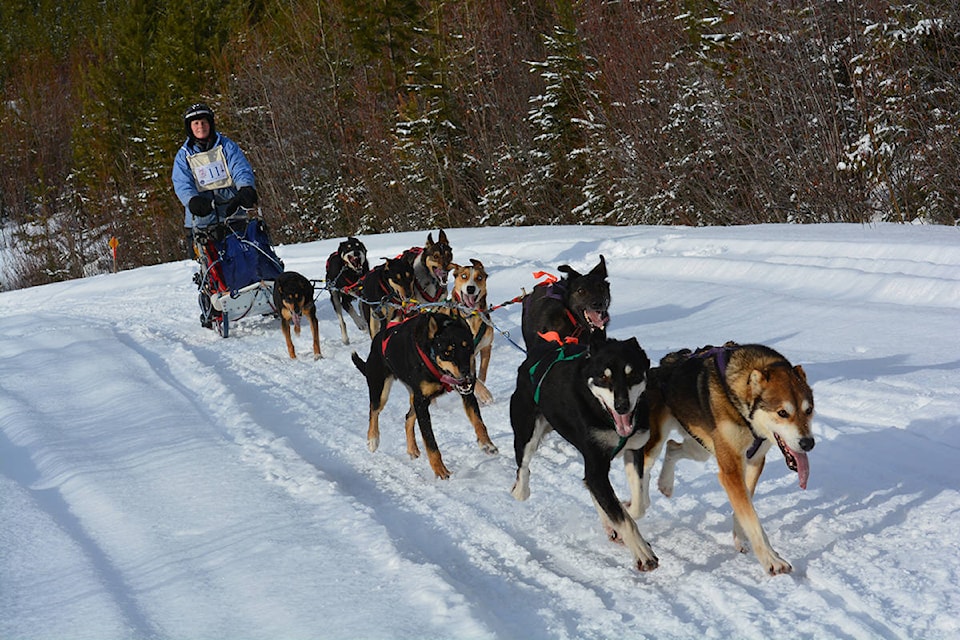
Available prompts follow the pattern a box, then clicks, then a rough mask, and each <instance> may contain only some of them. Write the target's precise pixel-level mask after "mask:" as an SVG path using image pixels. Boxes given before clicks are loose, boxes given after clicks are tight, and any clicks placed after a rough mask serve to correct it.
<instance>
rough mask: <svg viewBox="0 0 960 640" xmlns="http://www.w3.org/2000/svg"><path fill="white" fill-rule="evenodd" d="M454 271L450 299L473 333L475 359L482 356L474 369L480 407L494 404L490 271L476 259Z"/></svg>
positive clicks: (456, 266) (454, 265) (456, 267)
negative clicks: (489, 385) (489, 377)
mask: <svg viewBox="0 0 960 640" xmlns="http://www.w3.org/2000/svg"><path fill="white" fill-rule="evenodd" d="M450 268H451V270H452V271H453V291H452V292H451V293H450V297H451V299H452V300H453V302H454V304H455V305H456V307H455V308H456V309H457V310H458V311H459V312H460V315H461V316H462V317H463V319H464V320H466V322H467V325H468V326H469V327H470V331H471V332H472V333H473V347H474V351H475V356H476V355H479V356H480V364H479V370H478V369H477V368H476V367H475V368H474V375H475V376H476V387H475V389H474V393H475V394H476V395H477V400H479V401H480V404H490V403H491V402H493V395H492V394H491V393H490V391H489V390H488V389H487V386H486V384H484V383H485V382H486V381H487V368H488V367H489V366H490V351H491V349H492V347H493V325H492V324H491V323H490V312H489V311H488V309H487V271H486V269H484V267H483V263H482V262H480V261H479V260H477V259H475V258H470V265H469V266H464V267H461V266H460V265H458V264H451V265H450Z"/></svg>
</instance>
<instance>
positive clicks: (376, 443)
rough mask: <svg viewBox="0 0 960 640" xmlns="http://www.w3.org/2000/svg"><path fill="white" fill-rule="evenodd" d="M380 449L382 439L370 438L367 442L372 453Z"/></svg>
mask: <svg viewBox="0 0 960 640" xmlns="http://www.w3.org/2000/svg"><path fill="white" fill-rule="evenodd" d="M379 448H380V438H370V439H369V440H367V449H370V451H371V452H373V451H376V450H377V449H379Z"/></svg>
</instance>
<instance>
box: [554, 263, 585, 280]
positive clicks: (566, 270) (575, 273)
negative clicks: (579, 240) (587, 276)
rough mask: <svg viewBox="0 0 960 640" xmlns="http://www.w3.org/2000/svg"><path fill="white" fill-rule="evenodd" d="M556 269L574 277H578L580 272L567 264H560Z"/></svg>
mask: <svg viewBox="0 0 960 640" xmlns="http://www.w3.org/2000/svg"><path fill="white" fill-rule="evenodd" d="M557 271H562V272H563V273H565V274H567V275H568V276H576V277H578V278H579V277H580V272H579V271H577V270H576V269H574V268H573V267H571V266H570V265H568V264H562V265H560V266H559V267H557Z"/></svg>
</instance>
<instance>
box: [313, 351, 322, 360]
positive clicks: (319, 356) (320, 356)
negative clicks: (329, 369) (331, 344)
mask: <svg viewBox="0 0 960 640" xmlns="http://www.w3.org/2000/svg"><path fill="white" fill-rule="evenodd" d="M322 357H323V356H322V355H320V354H319V353H315V354H313V361H314V362H316V361H317V360H319V359H320V358H322Z"/></svg>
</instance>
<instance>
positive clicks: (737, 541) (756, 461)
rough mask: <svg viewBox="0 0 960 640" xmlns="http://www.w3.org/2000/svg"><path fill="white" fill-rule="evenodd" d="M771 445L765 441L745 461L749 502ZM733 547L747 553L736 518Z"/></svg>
mask: <svg viewBox="0 0 960 640" xmlns="http://www.w3.org/2000/svg"><path fill="white" fill-rule="evenodd" d="M771 444H772V443H771V442H770V441H769V440H767V441H765V442H764V443H763V444H762V445H760V447H759V448H758V449H757V451H756V452H755V453H754V455H753V457H752V458H748V459H747V466H746V477H745V481H746V483H747V495H749V496H750V499H751V500H752V499H753V494H754V493H755V492H756V489H757V482H758V481H759V480H760V474H761V473H763V465H764V462H765V461H766V455H767V451H769V450H770V446H771ZM733 546H734V547H735V548H736V550H737V551H739V552H740V553H746V552H747V546H746V533H744V531H743V527H741V526H740V522H739V521H738V520H737V518H736V517H734V518H733Z"/></svg>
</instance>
